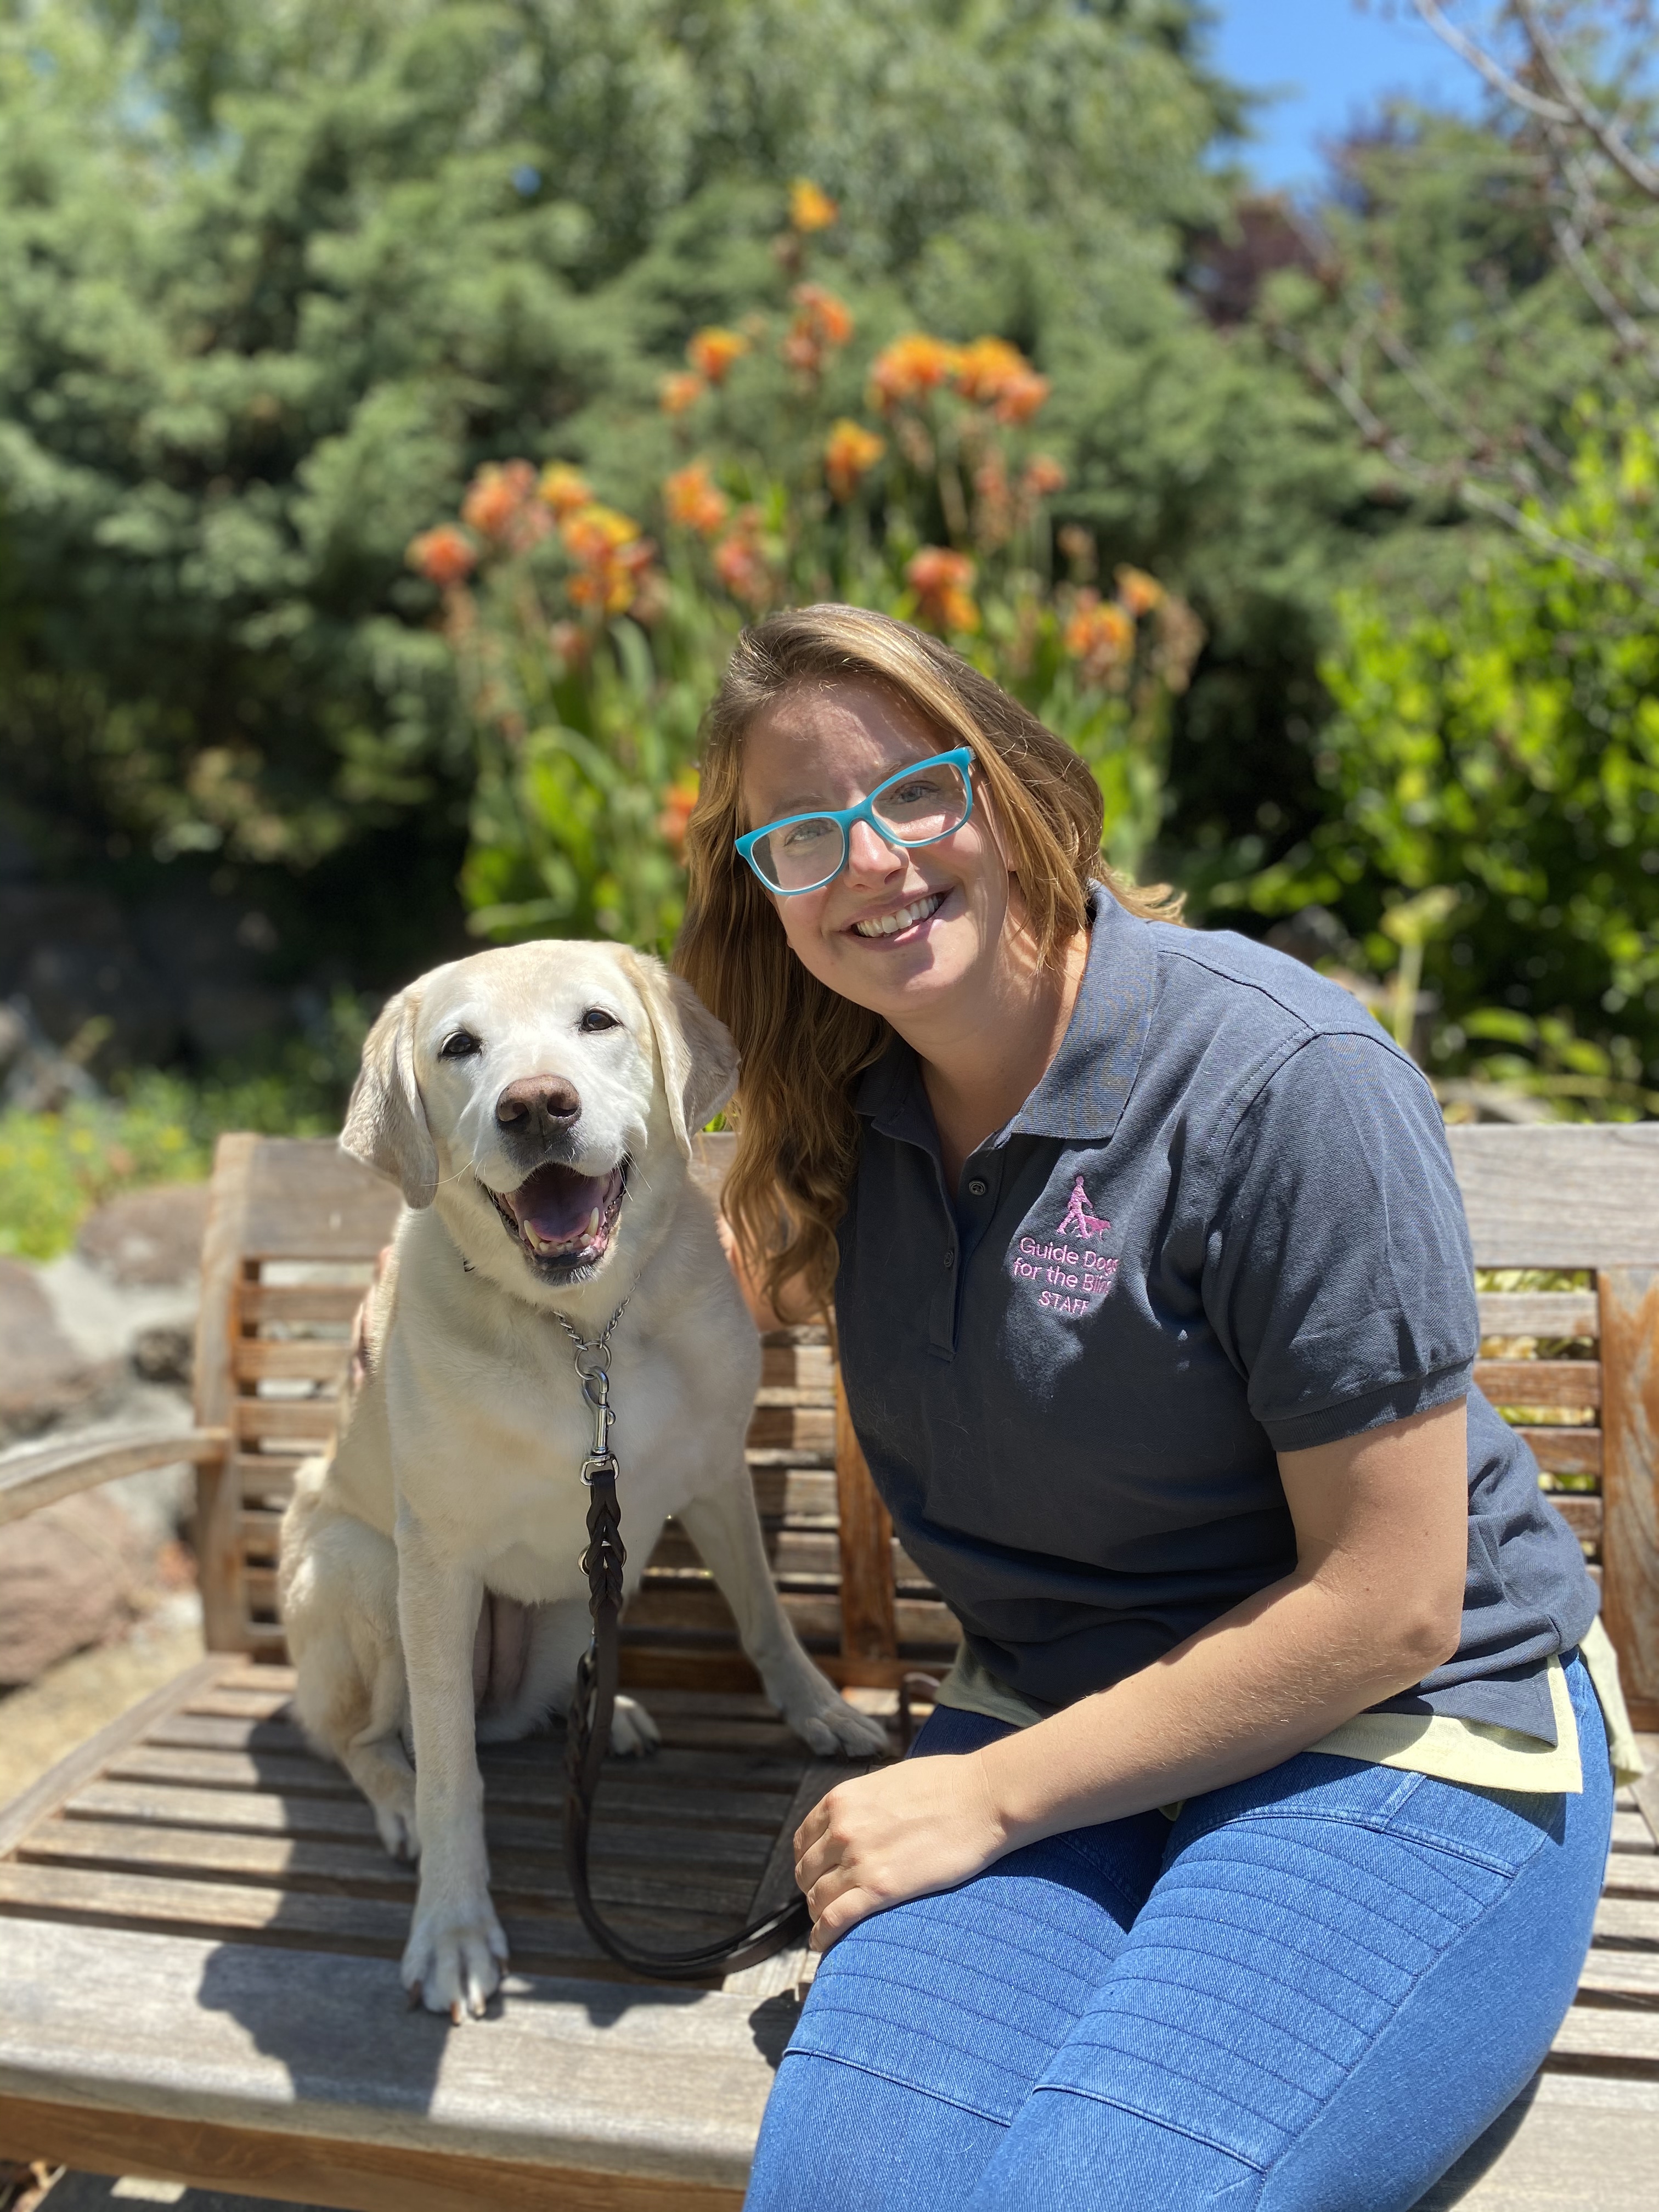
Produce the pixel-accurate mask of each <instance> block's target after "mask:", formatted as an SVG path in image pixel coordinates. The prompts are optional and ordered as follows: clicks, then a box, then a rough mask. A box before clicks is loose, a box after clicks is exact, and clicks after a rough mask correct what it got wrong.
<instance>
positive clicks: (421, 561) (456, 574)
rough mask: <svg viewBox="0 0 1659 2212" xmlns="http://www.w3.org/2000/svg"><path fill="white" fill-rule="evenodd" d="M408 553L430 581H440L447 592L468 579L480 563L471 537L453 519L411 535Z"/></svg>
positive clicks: (412, 565) (408, 557)
mask: <svg viewBox="0 0 1659 2212" xmlns="http://www.w3.org/2000/svg"><path fill="white" fill-rule="evenodd" d="M404 557H405V559H406V560H407V561H408V562H409V565H410V568H415V569H418V570H419V572H420V574H422V576H424V577H425V578H426V580H427V581H428V584H436V585H437V586H438V587H439V589H440V590H441V591H445V592H447V591H449V590H450V589H451V588H452V587H453V586H454V585H456V584H459V583H463V582H465V580H466V578H467V577H469V576H470V575H471V574H472V571H473V570H474V568H477V565H478V556H477V553H476V552H475V551H474V550H473V547H472V543H471V539H470V538H466V537H465V536H464V535H463V533H462V532H460V531H459V530H457V529H456V527H455V526H454V524H453V522H441V523H440V524H439V526H438V527H437V528H436V529H435V530H423V531H422V532H421V534H420V536H419V537H418V538H411V539H410V545H409V550H408V552H407V554H406V555H405V556H404Z"/></svg>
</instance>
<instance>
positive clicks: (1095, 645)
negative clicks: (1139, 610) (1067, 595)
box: [1065, 588, 1135, 684]
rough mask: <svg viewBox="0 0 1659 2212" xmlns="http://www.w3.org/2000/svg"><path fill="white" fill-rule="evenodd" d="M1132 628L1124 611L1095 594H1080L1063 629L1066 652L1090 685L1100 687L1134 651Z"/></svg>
mask: <svg viewBox="0 0 1659 2212" xmlns="http://www.w3.org/2000/svg"><path fill="white" fill-rule="evenodd" d="M1134 641H1135V626H1134V623H1133V621H1132V619H1131V618H1130V617H1129V616H1128V615H1127V613H1126V612H1125V611H1124V610H1123V609H1122V608H1121V606H1118V605H1115V603H1114V602H1112V601H1111V600H1109V599H1102V598H1101V596H1100V594H1099V592H1097V591H1093V590H1091V589H1087V588H1085V589H1084V590H1083V591H1080V592H1079V593H1078V595H1077V597H1076V599H1074V600H1073V603H1072V611H1071V613H1070V615H1069V616H1068V617H1067V618H1066V629H1065V644H1066V652H1067V653H1070V654H1071V656H1072V658H1073V660H1075V661H1078V662H1079V663H1080V664H1081V665H1082V670H1083V674H1084V676H1085V678H1086V679H1087V680H1088V681H1089V682H1090V683H1091V684H1103V683H1104V682H1105V681H1106V680H1107V678H1109V676H1110V675H1111V674H1112V673H1113V671H1115V669H1117V668H1118V667H1120V666H1121V664H1122V663H1123V662H1124V661H1125V660H1126V659H1127V658H1128V656H1129V654H1130V653H1132V652H1133V650H1134Z"/></svg>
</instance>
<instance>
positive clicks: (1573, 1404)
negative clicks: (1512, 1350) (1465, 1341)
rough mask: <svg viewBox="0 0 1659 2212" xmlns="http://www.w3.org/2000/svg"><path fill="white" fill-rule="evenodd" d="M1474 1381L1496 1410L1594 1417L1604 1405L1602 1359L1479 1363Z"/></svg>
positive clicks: (1479, 1361) (1523, 1360) (1504, 1360)
mask: <svg viewBox="0 0 1659 2212" xmlns="http://www.w3.org/2000/svg"><path fill="white" fill-rule="evenodd" d="M1474 1380H1475V1387H1476V1388H1477V1389H1480V1390H1484V1391H1485V1392H1486V1395H1487V1397H1488V1398H1490V1399H1491V1401H1492V1404H1493V1405H1494V1406H1559V1407H1563V1408H1565V1409H1571V1410H1575V1411H1586V1412H1592V1413H1593V1412H1594V1411H1595V1408H1596V1407H1599V1406H1600V1404H1601V1361H1600V1360H1599V1359H1477V1360H1476V1361H1475V1363H1474Z"/></svg>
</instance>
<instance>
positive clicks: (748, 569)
mask: <svg viewBox="0 0 1659 2212" xmlns="http://www.w3.org/2000/svg"><path fill="white" fill-rule="evenodd" d="M714 573H715V574H716V575H717V576H718V577H719V578H720V581H721V583H722V584H724V585H725V586H726V590H727V591H728V592H731V594H732V598H733V599H742V600H744V602H745V603H746V604H747V605H750V606H751V607H763V606H765V605H768V604H769V601H770V599H771V598H772V594H773V578H772V572H771V570H770V568H769V567H768V566H767V562H766V556H765V553H764V552H763V550H762V546H761V512H760V509H759V507H739V508H738V511H737V513H735V514H734V515H733V516H732V527H731V529H730V530H729V531H728V532H726V536H725V537H724V538H721V540H720V544H718V545H717V546H716V547H715V548H714Z"/></svg>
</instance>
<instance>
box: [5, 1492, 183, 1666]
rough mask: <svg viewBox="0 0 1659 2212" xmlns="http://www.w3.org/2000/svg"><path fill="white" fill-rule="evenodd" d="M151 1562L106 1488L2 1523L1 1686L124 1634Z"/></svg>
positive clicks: (64, 1499) (145, 1549)
mask: <svg viewBox="0 0 1659 2212" xmlns="http://www.w3.org/2000/svg"><path fill="white" fill-rule="evenodd" d="M148 1565H149V1547H148V1545H147V1544H146V1543H145V1542H144V1541H143V1539H142V1538H141V1537H140V1536H139V1535H138V1534H137V1531H136V1530H135V1529H134V1527H133V1524H132V1522H131V1521H130V1520H129V1519H128V1517H127V1516H126V1515H125V1513H124V1512H123V1511H122V1510H121V1508H120V1506H119V1505H118V1504H116V1502H115V1500H114V1499H113V1498H108V1497H106V1496H105V1495H103V1494H102V1493H101V1492H98V1491H86V1492H82V1495H81V1496H79V1497H78V1498H59V1499H58V1502H57V1504H53V1505H46V1506H43V1507H42V1508H41V1510H40V1511H39V1512H38V1513H31V1514H30V1515H29V1516H27V1519H25V1520H22V1521H15V1522H10V1523H9V1525H8V1526H6V1527H5V1528H0V1686H3V1687H5V1688H7V1689H15V1688H16V1687H17V1686H19V1685H20V1684H21V1683H24V1682H32V1681H33V1680H35V1679H36V1677H37V1676H38V1675H40V1674H43V1673H44V1672H45V1670H46V1668H48V1667H50V1666H52V1664H53V1663H54V1662H56V1661H58V1660H59V1659H66V1658H68V1656H69V1655H70V1652H72V1651H83V1650H86V1649H87V1647H88V1645H89V1644H106V1643H108V1642H109V1641H110V1640H111V1638H113V1637H116V1636H118V1635H120V1634H121V1633H122V1632H124V1630H125V1629H126V1627H127V1626H129V1625H130V1623H131V1620H132V1619H133V1616H134V1612H135V1602H134V1601H135V1598H136V1595H137V1591H138V1589H139V1586H140V1583H141V1582H142V1580H143V1576H144V1572H145V1570H146V1569H147V1567H148Z"/></svg>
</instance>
